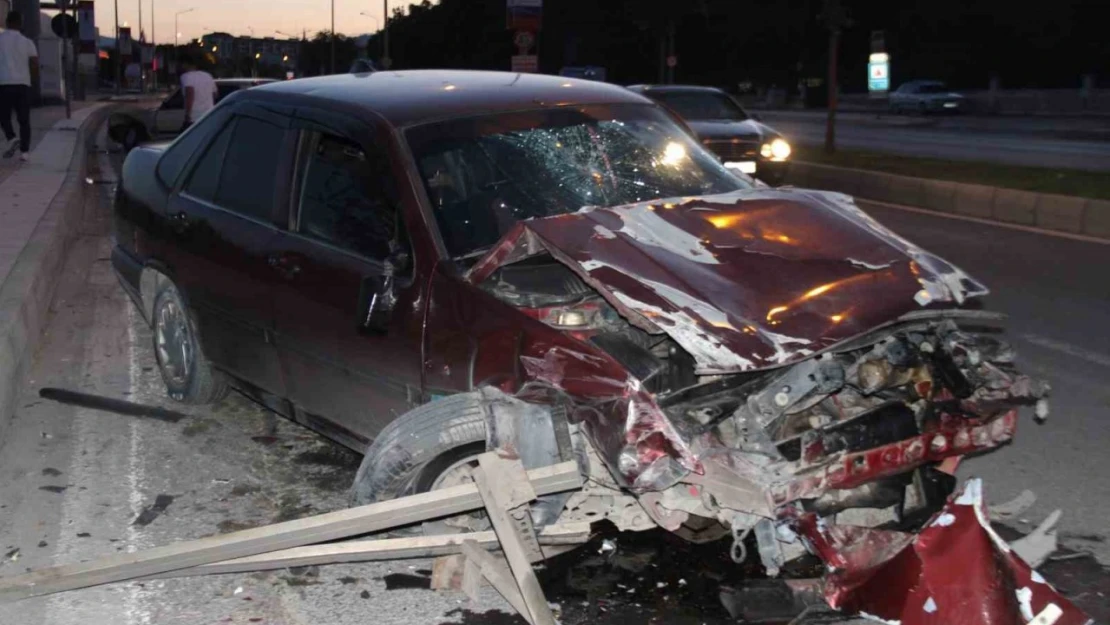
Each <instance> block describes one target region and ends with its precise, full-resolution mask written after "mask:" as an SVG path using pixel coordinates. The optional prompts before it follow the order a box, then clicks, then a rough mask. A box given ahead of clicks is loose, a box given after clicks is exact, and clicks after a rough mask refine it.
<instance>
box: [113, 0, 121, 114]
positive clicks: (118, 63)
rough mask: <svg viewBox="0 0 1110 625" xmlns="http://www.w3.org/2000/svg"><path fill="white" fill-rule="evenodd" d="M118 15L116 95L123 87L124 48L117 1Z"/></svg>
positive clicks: (116, 20) (116, 2) (117, 2)
mask: <svg viewBox="0 0 1110 625" xmlns="http://www.w3.org/2000/svg"><path fill="white" fill-rule="evenodd" d="M115 5H116V14H115V18H114V21H115V22H116V95H119V94H120V89H121V88H122V85H123V46H121V45H120V44H119V0H115Z"/></svg>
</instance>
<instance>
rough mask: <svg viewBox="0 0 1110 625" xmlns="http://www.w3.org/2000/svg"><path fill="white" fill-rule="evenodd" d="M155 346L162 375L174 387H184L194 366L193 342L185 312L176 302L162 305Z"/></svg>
mask: <svg viewBox="0 0 1110 625" xmlns="http://www.w3.org/2000/svg"><path fill="white" fill-rule="evenodd" d="M157 326H158V327H157V328H156V329H155V333H154V336H155V345H156V348H157V350H158V364H159V365H160V366H161V367H162V373H163V375H165V377H166V379H167V380H168V381H169V382H170V383H171V384H172V385H174V386H184V385H185V383H186V382H188V379H189V371H190V370H191V368H192V365H193V342H192V340H191V337H190V336H189V323H188V320H187V319H186V316H185V311H184V310H182V309H181V307H180V306H179V305H178V304H177V302H174V301H167V302H165V303H163V304H162V307H161V309H159V311H158V324H157Z"/></svg>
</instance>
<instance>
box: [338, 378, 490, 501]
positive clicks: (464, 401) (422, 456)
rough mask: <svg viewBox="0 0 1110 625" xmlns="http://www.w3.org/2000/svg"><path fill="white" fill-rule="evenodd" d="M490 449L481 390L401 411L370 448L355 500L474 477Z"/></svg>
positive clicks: (419, 490) (408, 492)
mask: <svg viewBox="0 0 1110 625" xmlns="http://www.w3.org/2000/svg"><path fill="white" fill-rule="evenodd" d="M485 450H486V418H485V412H484V411H483V409H482V405H481V400H480V398H479V396H478V394H477V393H459V394H457V395H452V396H450V397H446V398H443V399H439V400H436V401H432V402H429V403H427V404H424V405H423V406H419V407H417V408H414V409H412V410H410V411H409V412H407V413H405V414H404V415H401V417H399V418H398V419H396V420H395V421H393V422H392V423H390V424H389V425H387V426H386V427H385V429H383V430H382V432H381V434H379V435H378V437H377V438H375V439H374V442H373V444H371V445H370V448H369V449H367V450H366V456H365V457H364V458H363V459H362V465H361V466H359V469H358V473H357V474H356V475H355V482H354V484H353V485H352V487H351V503H352V504H354V505H365V504H368V503H374V502H378V501H385V500H387V499H395V498H397V497H404V496H406V495H414V494H416V493H424V492H428V491H431V490H436V489H438V488H446V487H448V486H456V485H458V484H460V483H463V482H465V481H466V480H468V479H469V477H468V476H467V474H468V473H469V469H470V468H472V467H473V466H477V458H478V456H479V455H480V454H482V453H483V452H484V451H485Z"/></svg>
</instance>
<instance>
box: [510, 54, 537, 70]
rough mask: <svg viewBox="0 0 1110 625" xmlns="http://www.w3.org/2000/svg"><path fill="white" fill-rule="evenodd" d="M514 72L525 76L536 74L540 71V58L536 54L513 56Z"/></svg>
mask: <svg viewBox="0 0 1110 625" xmlns="http://www.w3.org/2000/svg"><path fill="white" fill-rule="evenodd" d="M512 68H513V71H514V72H520V73H523V74H534V73H536V72H538V71H539V70H540V61H539V57H537V56H536V55H534V54H517V55H515V56H513V66H512Z"/></svg>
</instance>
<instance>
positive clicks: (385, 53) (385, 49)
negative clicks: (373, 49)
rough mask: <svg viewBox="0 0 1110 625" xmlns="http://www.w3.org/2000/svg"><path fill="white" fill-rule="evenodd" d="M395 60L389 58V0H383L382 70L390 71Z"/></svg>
mask: <svg viewBox="0 0 1110 625" xmlns="http://www.w3.org/2000/svg"><path fill="white" fill-rule="evenodd" d="M390 65H393V59H392V58H391V57H390V56H389V0H382V69H389V66H390Z"/></svg>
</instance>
